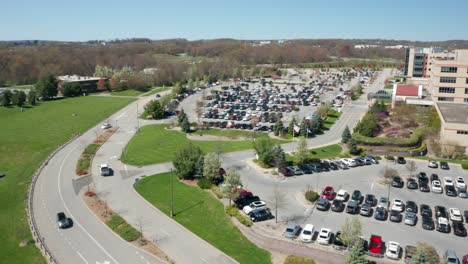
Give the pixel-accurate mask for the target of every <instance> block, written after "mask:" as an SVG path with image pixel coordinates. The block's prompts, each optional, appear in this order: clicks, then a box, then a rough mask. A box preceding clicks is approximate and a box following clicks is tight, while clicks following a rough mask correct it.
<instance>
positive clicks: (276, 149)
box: [271, 144, 287, 168]
mask: <svg viewBox="0 0 468 264" xmlns="http://www.w3.org/2000/svg"><path fill="white" fill-rule="evenodd" d="M271 156H272V157H273V162H274V163H275V166H276V167H277V168H281V167H283V166H286V164H287V161H286V154H284V150H283V148H282V147H281V145H279V144H277V145H274V146H273V148H272V149H271Z"/></svg>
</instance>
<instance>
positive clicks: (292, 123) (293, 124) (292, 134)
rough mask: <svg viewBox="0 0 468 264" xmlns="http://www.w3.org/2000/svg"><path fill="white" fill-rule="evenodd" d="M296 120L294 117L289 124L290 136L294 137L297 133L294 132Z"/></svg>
mask: <svg viewBox="0 0 468 264" xmlns="http://www.w3.org/2000/svg"><path fill="white" fill-rule="evenodd" d="M296 123H297V122H296V118H295V117H293V118H292V120H291V122H289V125H288V134H289V135H291V136H293V137H294V134H295V131H294V126H295V125H296Z"/></svg>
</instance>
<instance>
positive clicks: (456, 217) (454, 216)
mask: <svg viewBox="0 0 468 264" xmlns="http://www.w3.org/2000/svg"><path fill="white" fill-rule="evenodd" d="M449 217H450V220H452V222H461V223H463V218H462V215H461V212H460V210H459V209H457V208H449Z"/></svg>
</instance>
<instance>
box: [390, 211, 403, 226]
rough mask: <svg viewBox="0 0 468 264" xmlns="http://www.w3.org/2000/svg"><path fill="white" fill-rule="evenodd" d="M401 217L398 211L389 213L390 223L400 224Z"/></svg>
mask: <svg viewBox="0 0 468 264" xmlns="http://www.w3.org/2000/svg"><path fill="white" fill-rule="evenodd" d="M402 218H403V217H402V215H401V213H400V212H398V211H390V221H392V222H397V223H399V222H401V219H402Z"/></svg>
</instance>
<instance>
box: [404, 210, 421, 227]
mask: <svg viewBox="0 0 468 264" xmlns="http://www.w3.org/2000/svg"><path fill="white" fill-rule="evenodd" d="M417 221H418V215H416V213H413V212H407V213H406V214H405V220H404V223H405V224H406V225H411V226H414V225H416V222H417Z"/></svg>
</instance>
